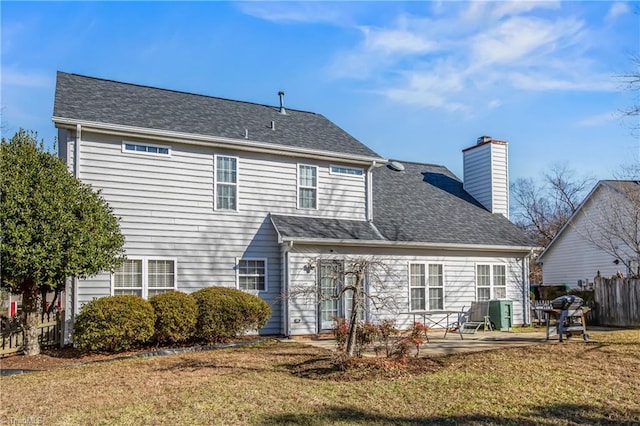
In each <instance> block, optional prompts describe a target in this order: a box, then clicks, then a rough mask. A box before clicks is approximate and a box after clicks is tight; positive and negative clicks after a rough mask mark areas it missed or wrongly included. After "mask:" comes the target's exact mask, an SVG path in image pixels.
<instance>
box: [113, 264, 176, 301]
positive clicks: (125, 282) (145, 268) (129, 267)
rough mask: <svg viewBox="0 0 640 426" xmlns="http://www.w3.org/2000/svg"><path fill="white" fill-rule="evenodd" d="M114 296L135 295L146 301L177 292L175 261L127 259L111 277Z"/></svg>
mask: <svg viewBox="0 0 640 426" xmlns="http://www.w3.org/2000/svg"><path fill="white" fill-rule="evenodd" d="M111 286H112V288H113V294H114V295H118V294H133V295H136V296H141V297H144V298H145V299H146V298H148V297H151V296H155V295H156V294H160V293H164V292H165V291H170V290H176V288H177V280H176V261H175V259H153V258H140V259H126V260H125V261H124V262H123V263H122V265H120V268H118V269H117V270H116V271H115V272H114V273H113V274H112V276H111Z"/></svg>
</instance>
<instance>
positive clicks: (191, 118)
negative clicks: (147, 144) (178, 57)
mask: <svg viewBox="0 0 640 426" xmlns="http://www.w3.org/2000/svg"><path fill="white" fill-rule="evenodd" d="M53 115H54V117H60V118H67V119H72V120H81V121H91V122H99V123H109V124H117V125H124V126H136V127H143V128H149V129H157V130H166V131H173V132H182V133H194V134H199V135H206V136H218V137H226V138H234V139H243V138H244V136H245V129H247V130H248V131H249V138H248V139H249V140H250V141H254V142H264V143H270V144H278V145H284V146H289V147H294V148H308V149H315V150H321V151H329V152H334V153H340V154H348V155H357V156H367V157H376V158H380V156H379V155H378V154H376V153H375V152H373V151H372V150H371V149H369V148H368V147H367V146H365V145H363V144H362V143H361V142H359V141H358V140H356V139H355V138H353V137H352V136H351V135H349V134H348V133H347V132H345V131H344V130H342V129H341V128H339V127H338V126H336V125H335V124H333V123H332V122H331V121H329V120H327V119H326V118H325V117H324V116H322V115H320V114H315V113H312V112H304V111H297V110H293V109H289V108H287V114H286V115H282V114H280V112H279V108H278V107H274V106H268V105H259V104H254V103H249V102H240V101H233V100H228V99H222V98H215V97H211V96H204V95H196V94H191V93H185V92H176V91H172V90H165V89H159V88H154V87H147V86H140V85H136V84H128V83H120V82H116V81H111V80H103V79H99V78H93V77H86V76H81V75H77V74H68V73H64V72H58V75H57V82H56V93H55V103H54V108H53ZM272 121H273V122H274V123H275V130H272V129H271V122H272Z"/></svg>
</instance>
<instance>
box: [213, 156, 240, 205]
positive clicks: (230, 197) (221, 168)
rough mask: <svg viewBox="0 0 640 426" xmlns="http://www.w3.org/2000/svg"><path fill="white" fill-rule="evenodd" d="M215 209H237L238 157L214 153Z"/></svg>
mask: <svg viewBox="0 0 640 426" xmlns="http://www.w3.org/2000/svg"><path fill="white" fill-rule="evenodd" d="M215 158H216V160H215V162H216V176H215V186H216V207H215V208H216V210H238V159H237V158H236V157H226V156H222V155H216V156H215Z"/></svg>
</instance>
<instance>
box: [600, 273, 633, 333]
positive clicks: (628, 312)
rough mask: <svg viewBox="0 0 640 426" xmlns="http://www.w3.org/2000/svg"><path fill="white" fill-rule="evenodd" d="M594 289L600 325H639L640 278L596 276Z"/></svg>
mask: <svg viewBox="0 0 640 426" xmlns="http://www.w3.org/2000/svg"><path fill="white" fill-rule="evenodd" d="M594 291H595V295H594V296H595V302H596V311H597V317H598V323H599V324H600V325H608V326H614V327H632V326H640V279H637V278H636V279H632V278H604V277H596V278H595V280H594Z"/></svg>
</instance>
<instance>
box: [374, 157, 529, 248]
mask: <svg viewBox="0 0 640 426" xmlns="http://www.w3.org/2000/svg"><path fill="white" fill-rule="evenodd" d="M402 164H403V165H404V166H405V170H404V171H402V172H398V171H395V170H392V169H391V168H390V167H389V166H385V167H379V168H376V169H374V171H373V222H374V224H375V226H376V227H377V229H378V230H379V231H380V232H381V233H382V234H383V235H384V236H385V237H386V238H387V239H389V240H392V241H411V242H427V243H448V244H479V245H511V246H513V245H515V246H531V245H532V244H531V242H530V241H528V240H527V238H526V237H525V236H524V234H523V233H522V232H521V231H520V229H518V228H517V227H516V226H515V225H514V224H513V223H511V222H510V221H509V220H508V219H506V218H505V217H504V216H502V215H499V214H492V213H490V212H489V211H487V210H486V209H485V208H484V207H482V206H481V205H480V204H479V203H478V202H477V201H476V200H475V199H474V198H473V197H471V195H469V194H468V193H467V192H466V191H465V190H464V189H463V187H462V182H461V181H460V180H459V179H458V178H457V177H456V176H455V175H454V174H453V173H451V172H450V171H449V170H448V169H447V168H446V167H443V166H436V165H430V164H418V163H408V162H403V163H402Z"/></svg>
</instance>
